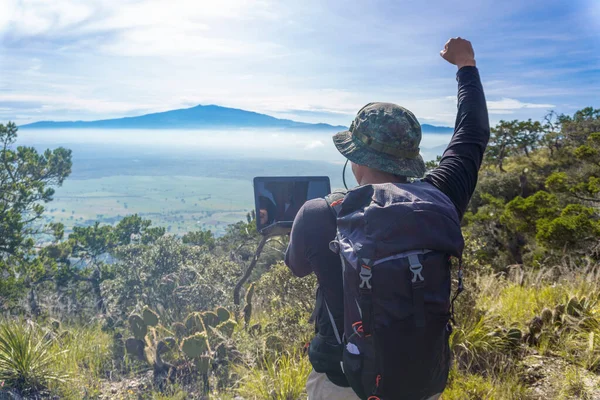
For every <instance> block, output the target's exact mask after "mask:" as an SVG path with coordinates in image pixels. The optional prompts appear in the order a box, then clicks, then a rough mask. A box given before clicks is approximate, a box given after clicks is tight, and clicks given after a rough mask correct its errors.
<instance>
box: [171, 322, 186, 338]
mask: <svg viewBox="0 0 600 400" xmlns="http://www.w3.org/2000/svg"><path fill="white" fill-rule="evenodd" d="M171 329H172V330H173V333H174V334H175V337H176V338H177V339H183V338H184V337H185V336H187V334H188V332H187V328H186V327H185V325H184V324H182V323H181V322H175V323H174V324H173V325H172V326H171Z"/></svg>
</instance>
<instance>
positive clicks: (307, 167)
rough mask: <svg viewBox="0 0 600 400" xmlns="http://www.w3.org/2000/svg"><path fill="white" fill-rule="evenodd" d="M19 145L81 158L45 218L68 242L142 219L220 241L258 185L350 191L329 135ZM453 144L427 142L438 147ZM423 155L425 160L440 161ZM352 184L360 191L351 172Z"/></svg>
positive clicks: (102, 136)
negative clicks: (100, 226) (290, 179)
mask: <svg viewBox="0 0 600 400" xmlns="http://www.w3.org/2000/svg"><path fill="white" fill-rule="evenodd" d="M19 136H20V140H19V141H20V144H25V145H29V146H33V147H36V148H37V149H38V150H40V151H43V150H44V149H46V148H56V147H58V146H62V147H66V148H68V149H71V150H72V152H73V153H72V154H73V167H72V172H71V175H70V176H69V177H68V178H67V179H66V180H65V182H64V184H63V185H62V186H61V187H58V188H56V194H55V196H54V200H53V201H52V202H50V203H48V204H47V205H46V207H47V212H46V213H45V214H44V215H45V218H46V222H62V223H63V224H64V225H65V228H66V232H67V233H69V232H71V231H72V228H73V227H74V226H85V225H90V224H92V223H94V222H95V221H99V222H100V223H107V224H114V223H116V222H118V221H119V220H120V219H121V218H123V217H124V216H126V215H130V214H135V213H137V214H139V215H141V216H142V217H144V218H147V219H150V220H152V222H153V225H155V226H164V227H165V228H166V229H167V231H168V232H169V233H172V234H177V235H181V234H184V233H186V232H189V231H190V230H197V229H210V230H211V231H212V232H213V233H215V234H216V235H217V236H219V235H222V234H224V233H225V229H226V226H227V225H228V224H231V223H235V222H237V221H240V220H244V219H245V218H246V214H247V213H248V212H249V211H250V210H252V209H253V208H254V197H253V187H252V180H253V178H254V177H256V176H291V175H303V176H307V175H310V176H315V175H319V176H328V177H329V178H330V180H331V186H332V188H340V187H342V167H343V161H344V158H343V157H342V156H341V155H340V154H339V153H338V152H337V150H336V149H335V147H334V146H333V144H332V143H331V137H330V135H329V134H323V133H319V134H297V133H286V132H281V133H277V132H275V133H274V132H256V131H243V132H241V133H240V132H220V131H215V132H206V131H198V132H186V131H161V132H155V131H152V132H147V131H98V132H96V131H90V130H66V131H60V130H56V131H55V130H47V131H31V130H23V131H21V132H19ZM242 136H243V137H242ZM248 137H250V138H251V140H250V141H248V140H247V139H248ZM242 139H244V140H242ZM448 139H449V137H448V136H447V135H443V136H440V137H435V135H434V136H426V137H424V142H425V143H426V145H428V146H431V147H434V146H438V147H439V145H440V144H443V143H444V142H446V141H447V140H448ZM241 143H243V145H242V144H241ZM424 151H425V152H424V153H423V154H424V157H425V158H426V159H432V158H434V157H435V154H439V153H440V150H439V149H438V148H435V149H429V150H427V149H424ZM346 179H347V180H348V185H349V186H353V185H355V184H356V182H355V181H354V178H353V177H352V173H351V172H350V171H349V170H348V171H347V173H346Z"/></svg>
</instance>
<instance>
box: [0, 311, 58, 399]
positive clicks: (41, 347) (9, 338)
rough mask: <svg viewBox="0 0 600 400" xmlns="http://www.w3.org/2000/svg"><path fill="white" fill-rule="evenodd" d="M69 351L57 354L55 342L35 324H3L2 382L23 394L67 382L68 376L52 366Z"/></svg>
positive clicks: (0, 326)
mask: <svg viewBox="0 0 600 400" xmlns="http://www.w3.org/2000/svg"><path fill="white" fill-rule="evenodd" d="M65 351H67V350H62V351H58V352H57V351H55V350H54V349H53V343H52V339H46V338H44V335H43V332H42V331H41V330H40V329H39V328H38V327H37V326H36V325H34V324H33V323H30V322H23V321H3V322H0V381H4V384H5V385H6V386H7V387H10V388H15V389H17V390H19V391H20V392H23V393H37V392H40V391H43V390H45V389H47V388H48V385H49V384H50V383H51V382H64V381H65V380H66V379H67V376H66V374H64V373H61V372H59V371H56V370H55V369H54V368H53V366H54V364H55V363H56V360H57V357H58V356H59V355H60V354H61V353H64V352H65Z"/></svg>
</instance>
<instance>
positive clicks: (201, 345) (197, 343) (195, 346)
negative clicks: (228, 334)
mask: <svg viewBox="0 0 600 400" xmlns="http://www.w3.org/2000/svg"><path fill="white" fill-rule="evenodd" d="M208 349H209V347H208V337H207V335H206V332H199V333H196V334H194V335H192V336H189V337H186V338H185V339H183V341H182V342H181V351H183V352H184V353H185V355H186V356H188V357H190V358H198V357H200V356H201V355H202V354H203V353H205V352H206V351H207V350H208Z"/></svg>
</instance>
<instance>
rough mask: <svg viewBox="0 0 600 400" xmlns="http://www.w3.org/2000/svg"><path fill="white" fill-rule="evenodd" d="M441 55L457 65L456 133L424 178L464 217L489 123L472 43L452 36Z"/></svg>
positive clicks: (488, 136) (473, 188) (480, 160)
mask: <svg viewBox="0 0 600 400" xmlns="http://www.w3.org/2000/svg"><path fill="white" fill-rule="evenodd" d="M441 56H442V57H443V58H445V59H446V60H447V61H448V62H450V63H452V64H455V65H456V66H457V67H458V72H457V74H456V80H457V81H458V114H457V116H456V123H455V128H454V135H453V136H452V140H451V141H450V144H449V145H448V148H447V149H446V151H445V152H444V154H443V155H442V159H441V160H440V165H439V167H438V168H436V169H435V170H434V171H432V172H431V173H430V174H428V175H427V176H426V177H425V180H426V181H428V182H430V183H431V184H433V185H434V186H436V187H437V188H438V189H440V190H441V191H442V192H444V193H445V194H446V195H447V196H448V197H449V198H450V199H451V200H452V202H453V203H454V205H455V206H456V209H457V211H458V215H459V218H461V219H462V216H463V215H464V213H465V211H466V209H467V205H468V204H469V201H470V199H471V196H472V195H473V192H474V191H475V186H476V185H477V174H478V172H479V168H480V167H481V163H482V160H483V153H484V152H485V149H486V147H487V144H488V141H489V138H490V123H489V119H488V111H487V105H486V102H485V95H484V92H483V87H482V85H481V80H480V77H479V71H478V70H477V67H476V63H475V56H474V53H473V48H472V47H471V43H469V42H468V41H466V40H464V39H460V38H458V39H451V40H449V41H448V43H446V46H445V48H444V50H442V52H441Z"/></svg>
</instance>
